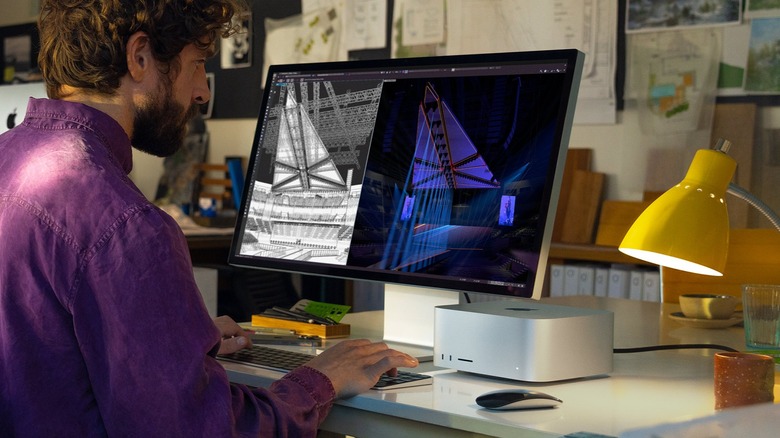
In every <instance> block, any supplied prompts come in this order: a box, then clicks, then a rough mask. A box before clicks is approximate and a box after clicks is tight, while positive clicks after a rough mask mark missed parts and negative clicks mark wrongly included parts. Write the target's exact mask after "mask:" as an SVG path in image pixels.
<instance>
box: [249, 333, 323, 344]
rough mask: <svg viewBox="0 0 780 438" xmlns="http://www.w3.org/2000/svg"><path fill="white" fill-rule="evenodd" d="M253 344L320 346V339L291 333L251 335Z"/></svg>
mask: <svg viewBox="0 0 780 438" xmlns="http://www.w3.org/2000/svg"><path fill="white" fill-rule="evenodd" d="M252 343H253V344H268V345H297V346H301V347H320V346H322V339H321V338H320V337H319V336H304V335H301V336H291V335H252Z"/></svg>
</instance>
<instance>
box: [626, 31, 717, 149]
mask: <svg viewBox="0 0 780 438" xmlns="http://www.w3.org/2000/svg"><path fill="white" fill-rule="evenodd" d="M632 45H633V47H632V50H633V51H634V53H635V55H634V56H633V57H632V59H633V64H632V65H631V70H632V71H633V78H632V79H633V86H634V87H635V89H634V93H636V94H635V95H636V96H637V97H638V98H639V99H644V102H643V104H640V105H639V111H640V113H641V114H640V116H641V117H640V124H641V125H642V129H643V131H644V132H646V133H653V134H669V133H675V132H689V131H694V130H697V129H699V128H700V126H699V123H700V122H701V121H702V120H708V119H709V118H708V117H706V114H705V115H703V114H702V111H711V110H712V105H711V103H713V102H714V99H715V95H716V92H717V72H718V63H719V60H720V51H721V48H720V47H721V34H720V32H716V31H713V30H710V29H699V30H687V31H679V32H658V33H651V34H641V35H635V36H633V37H632Z"/></svg>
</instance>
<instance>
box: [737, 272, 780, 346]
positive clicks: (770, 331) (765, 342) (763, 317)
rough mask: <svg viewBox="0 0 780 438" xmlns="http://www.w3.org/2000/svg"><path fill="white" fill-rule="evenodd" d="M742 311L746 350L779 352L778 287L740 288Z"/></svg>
mask: <svg viewBox="0 0 780 438" xmlns="http://www.w3.org/2000/svg"><path fill="white" fill-rule="evenodd" d="M742 310H743V313H744V315H745V343H746V344H747V346H748V348H758V349H763V350H780V285H777V284H774V285H772V284H746V285H744V286H742Z"/></svg>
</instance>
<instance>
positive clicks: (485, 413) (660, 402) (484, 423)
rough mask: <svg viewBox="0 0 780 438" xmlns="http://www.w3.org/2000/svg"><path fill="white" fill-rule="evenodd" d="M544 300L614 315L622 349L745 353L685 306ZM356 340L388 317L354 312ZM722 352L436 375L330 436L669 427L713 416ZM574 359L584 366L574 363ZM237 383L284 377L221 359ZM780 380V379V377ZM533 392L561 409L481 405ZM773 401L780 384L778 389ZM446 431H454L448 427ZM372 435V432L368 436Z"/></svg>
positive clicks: (329, 425)
mask: <svg viewBox="0 0 780 438" xmlns="http://www.w3.org/2000/svg"><path fill="white" fill-rule="evenodd" d="M545 301H546V302H550V303H555V304H563V305H572V306H581V307H593V308H600V309H607V310H611V311H613V312H614V313H615V347H616V348H621V347H639V346H649V345H657V344H683V343H710V344H720V345H727V346H730V347H732V348H736V349H744V348H745V343H744V331H743V329H742V328H741V327H730V328H726V329H701V328H691V327H686V326H683V325H681V324H680V323H678V322H677V321H674V320H672V319H671V318H669V317H668V315H669V313H670V312H673V311H679V306H677V305H670V304H665V305H660V304H657V303H647V302H639V301H630V300H616V299H605V298H595V297H562V298H554V299H545ZM347 318H348V319H347V320H345V322H347V323H349V324H351V325H352V333H353V337H367V338H372V339H381V331H382V326H383V320H382V312H381V311H379V312H361V313H355V314H350V315H348V317H347ZM715 352H716V351H715V350H710V349H704V350H670V351H654V352H644V353H627V354H615V356H614V370H613V372H612V373H610V374H609V375H608V376H603V377H595V378H587V379H577V380H573V381H565V382H555V383H525V382H515V381H510V380H502V379H495V378H489V377H483V376H478V375H472V374H468V373H463V372H455V371H452V370H441V369H435V368H434V367H433V365H432V364H431V363H423V364H421V365H420V367H419V368H417V369H416V370H415V371H418V372H430V373H431V374H433V375H434V378H433V384H432V385H429V386H423V387H417V388H407V389H399V390H391V391H385V392H382V391H369V392H367V393H365V394H361V395H359V396H357V397H354V398H351V399H348V400H342V401H339V402H337V404H336V405H335V406H334V408H333V410H332V412H331V414H330V415H329V417H328V419H327V420H326V421H325V423H324V424H323V430H328V431H333V432H339V433H344V434H349V435H353V436H358V437H359V436H366V435H368V436H371V437H383V436H387V437H398V436H415V437H421V436H442V434H446V436H448V437H455V436H479V435H487V436H506V437H509V436H511V437H520V436H523V437H525V436H529V437H530V436H561V435H567V434H573V433H577V432H588V433H593V434H601V435H608V436H618V435H619V434H621V433H623V432H625V431H627V430H631V429H635V428H641V427H648V426H652V425H657V424H661V423H668V422H677V421H684V420H690V419H693V418H697V417H702V416H707V415H711V414H713V413H715V411H714V408H713V407H714V403H715V402H714V395H713V384H712V378H713V361H712V357H713V355H714V354H715ZM571 360H577V358H576V357H572V358H571ZM223 363H224V364H225V368H226V369H227V370H228V374H229V376H230V378H231V380H233V381H235V382H241V383H246V384H250V385H254V386H267V385H269V384H270V382H271V381H273V380H274V379H277V378H279V377H280V375H281V374H280V373H276V372H271V371H264V370H259V369H256V368H252V367H248V366H244V365H239V364H232V363H227V362H223ZM778 382H779V383H780V379H778ZM516 387H522V388H529V389H535V390H539V391H543V392H548V393H550V394H552V395H555V396H556V397H558V398H560V399H561V400H563V404H562V405H561V406H560V407H558V408H555V409H549V410H531V411H503V412H494V411H489V410H485V409H482V408H480V407H479V406H477V404H476V403H475V401H474V400H475V399H476V397H477V396H479V395H480V394H482V393H484V392H487V391H490V390H494V389H504V388H516ZM775 394H776V395H775V400H780V399H779V398H778V395H780V394H779V391H778V386H777V385H776V386H775ZM445 429H446V430H445ZM369 431H370V433H369Z"/></svg>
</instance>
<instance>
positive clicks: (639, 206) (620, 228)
mask: <svg viewBox="0 0 780 438" xmlns="http://www.w3.org/2000/svg"><path fill="white" fill-rule="evenodd" d="M648 205H650V201H641V202H640V201H613V200H606V201H604V203H603V204H602V205H601V217H600V218H599V226H598V231H597V232H596V245H605V246H613V247H617V246H618V245H620V242H622V241H623V236H625V235H626V232H627V231H628V229H629V228H631V225H632V224H633V223H634V221H635V220H636V218H638V217H639V215H640V214H642V212H643V211H645V208H647V206H648Z"/></svg>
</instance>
